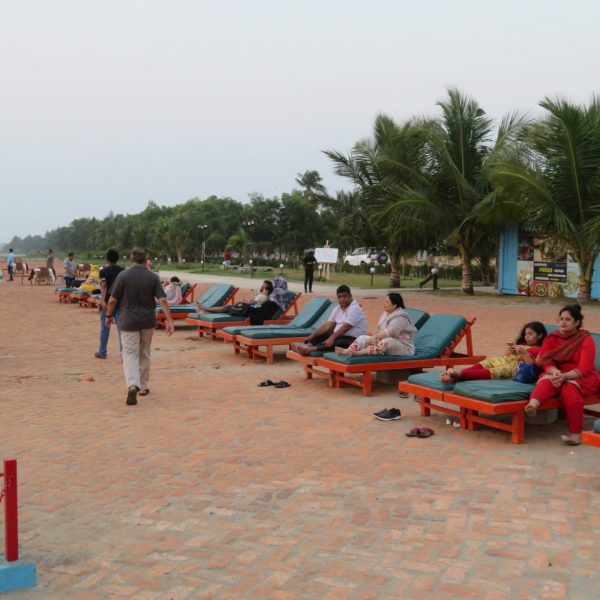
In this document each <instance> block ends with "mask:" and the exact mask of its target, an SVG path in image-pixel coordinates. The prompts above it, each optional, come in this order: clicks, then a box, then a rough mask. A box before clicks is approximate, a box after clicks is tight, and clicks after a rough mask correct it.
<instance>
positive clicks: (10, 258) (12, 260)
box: [6, 248, 15, 281]
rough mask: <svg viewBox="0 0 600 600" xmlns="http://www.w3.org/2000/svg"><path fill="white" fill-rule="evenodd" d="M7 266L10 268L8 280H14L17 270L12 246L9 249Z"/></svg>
mask: <svg viewBox="0 0 600 600" xmlns="http://www.w3.org/2000/svg"><path fill="white" fill-rule="evenodd" d="M6 268H7V270H8V281H14V280H15V279H14V277H13V272H14V270H15V253H14V252H13V249H12V248H9V249H8V254H7V255H6Z"/></svg>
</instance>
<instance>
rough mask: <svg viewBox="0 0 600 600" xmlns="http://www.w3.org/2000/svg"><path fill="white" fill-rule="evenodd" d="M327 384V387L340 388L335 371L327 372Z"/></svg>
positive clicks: (340, 384)
mask: <svg viewBox="0 0 600 600" xmlns="http://www.w3.org/2000/svg"><path fill="white" fill-rule="evenodd" d="M327 382H328V384H329V387H342V383H341V381H340V380H339V379H338V377H337V373H336V372H335V371H329V377H328V378H327Z"/></svg>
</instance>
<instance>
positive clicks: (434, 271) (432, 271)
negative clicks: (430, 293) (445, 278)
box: [419, 254, 440, 290]
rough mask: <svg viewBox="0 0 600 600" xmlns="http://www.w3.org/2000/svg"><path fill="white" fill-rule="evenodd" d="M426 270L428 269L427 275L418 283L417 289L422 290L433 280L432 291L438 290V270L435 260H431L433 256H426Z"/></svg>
mask: <svg viewBox="0 0 600 600" xmlns="http://www.w3.org/2000/svg"><path fill="white" fill-rule="evenodd" d="M427 268H428V269H429V275H428V276H427V277H426V278H425V279H423V281H421V283H419V287H420V288H421V289H423V286H424V285H425V284H426V283H428V282H429V281H431V280H432V279H433V289H434V290H439V289H440V288H439V287H438V284H437V280H438V268H437V265H436V264H435V260H434V258H433V254H429V255H428V256H427Z"/></svg>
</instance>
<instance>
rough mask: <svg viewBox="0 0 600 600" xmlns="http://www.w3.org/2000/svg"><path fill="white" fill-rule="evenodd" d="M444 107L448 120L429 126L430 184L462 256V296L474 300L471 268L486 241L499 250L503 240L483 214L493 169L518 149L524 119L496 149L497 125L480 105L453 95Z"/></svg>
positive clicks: (507, 126) (501, 135) (513, 118)
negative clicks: (499, 241)
mask: <svg viewBox="0 0 600 600" xmlns="http://www.w3.org/2000/svg"><path fill="white" fill-rule="evenodd" d="M438 106H440V108H441V109H442V117H441V119H439V120H436V121H433V122H431V123H430V125H429V131H430V140H429V144H428V147H429V151H430V161H431V165H432V169H431V172H430V180H431V184H432V186H433V188H434V190H435V195H436V197H437V198H436V202H437V204H438V206H439V207H440V214H441V215H442V216H443V219H444V221H445V229H446V233H447V235H446V239H447V240H448V241H449V242H450V243H452V244H454V245H456V246H457V248H458V250H459V252H460V257H461V264H462V282H461V287H462V290H463V292H465V293H466V294H473V275H472V269H471V263H472V261H473V259H474V258H476V257H477V255H478V254H480V250H481V247H482V241H484V242H485V241H486V240H488V241H490V242H491V243H492V244H493V243H494V240H496V239H497V235H498V233H497V232H498V230H497V227H494V226H493V225H488V224H486V223H485V221H482V219H481V218H480V213H479V210H478V205H479V204H480V203H482V202H484V201H485V200H486V199H487V198H488V196H490V195H491V194H493V188H492V185H491V182H490V180H489V177H488V174H489V169H488V167H489V164H490V163H491V162H493V161H495V160H498V159H499V157H501V156H504V153H505V152H506V149H507V148H510V147H512V144H513V143H514V140H515V137H516V136H517V135H518V133H519V131H520V130H521V128H522V126H523V124H524V119H523V117H520V116H519V115H517V114H513V115H509V116H508V117H505V118H504V119H503V120H502V122H501V124H500V126H499V128H498V132H497V134H496V139H495V141H494V143H493V145H492V139H493V129H494V128H493V124H492V121H491V119H489V118H488V117H487V116H486V114H485V112H484V110H483V109H482V108H480V107H479V105H478V104H477V102H476V101H475V100H473V99H471V98H468V97H467V96H465V95H463V94H461V92H459V91H458V90H456V89H450V90H449V91H448V99H447V100H446V101H444V102H438ZM484 254H485V252H484Z"/></svg>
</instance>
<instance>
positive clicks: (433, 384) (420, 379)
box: [408, 371, 454, 392]
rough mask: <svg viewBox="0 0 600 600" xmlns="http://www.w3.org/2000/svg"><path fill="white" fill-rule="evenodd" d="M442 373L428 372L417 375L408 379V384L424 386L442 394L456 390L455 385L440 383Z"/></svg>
mask: <svg viewBox="0 0 600 600" xmlns="http://www.w3.org/2000/svg"><path fill="white" fill-rule="evenodd" d="M440 375H441V371H428V372H427V373H416V374H415V375H411V376H410V377H409V378H408V383H414V384H415V385H422V386H423V387H426V388H430V389H432V390H438V391H440V392H450V391H452V390H453V389H454V383H442V382H441V381H440Z"/></svg>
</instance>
